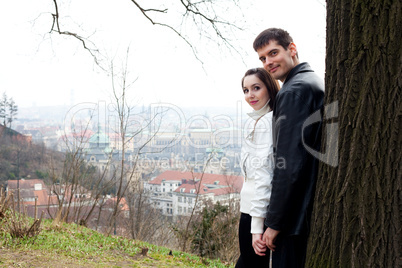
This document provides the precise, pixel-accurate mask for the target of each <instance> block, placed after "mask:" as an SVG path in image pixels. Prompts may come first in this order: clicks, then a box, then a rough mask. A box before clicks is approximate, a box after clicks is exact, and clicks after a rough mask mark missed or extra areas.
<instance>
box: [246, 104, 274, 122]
mask: <svg viewBox="0 0 402 268" xmlns="http://www.w3.org/2000/svg"><path fill="white" fill-rule="evenodd" d="M269 102H270V100H268V101H267V103H265V105H264V107H262V108H261V109H259V110H257V111H252V112H251V113H247V115H248V116H250V117H251V118H253V119H254V120H258V119H260V118H261V117H262V116H264V115H266V114H267V113H268V112H270V111H271V108H270V107H269V105H268V103H269Z"/></svg>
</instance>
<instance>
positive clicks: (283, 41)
mask: <svg viewBox="0 0 402 268" xmlns="http://www.w3.org/2000/svg"><path fill="white" fill-rule="evenodd" d="M271 40H275V41H276V42H278V44H279V45H281V46H282V47H283V48H284V49H285V50H288V46H289V44H290V43H292V42H293V38H292V37H291V36H290V35H289V33H288V32H287V31H285V30H283V29H279V28H269V29H266V30H264V31H263V32H261V33H260V34H259V35H258V36H257V37H256V38H255V40H254V43H253V47H254V50H255V51H257V50H258V49H260V48H262V47H264V46H266V45H268V43H269V42H270V41H271Z"/></svg>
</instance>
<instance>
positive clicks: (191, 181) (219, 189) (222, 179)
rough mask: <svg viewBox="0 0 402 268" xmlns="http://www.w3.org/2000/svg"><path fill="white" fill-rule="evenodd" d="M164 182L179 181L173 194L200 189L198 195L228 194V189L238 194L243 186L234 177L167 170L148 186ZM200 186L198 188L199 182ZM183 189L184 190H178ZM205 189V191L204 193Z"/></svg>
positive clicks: (241, 179)
mask: <svg viewBox="0 0 402 268" xmlns="http://www.w3.org/2000/svg"><path fill="white" fill-rule="evenodd" d="M163 180H165V181H181V182H182V184H181V186H179V187H178V188H177V189H176V190H175V192H180V191H182V192H183V191H184V192H186V193H187V192H188V193H190V190H191V189H200V193H208V192H213V193H215V195H219V194H226V193H228V186H229V188H233V190H230V192H240V190H241V187H242V185H243V177H241V176H234V175H222V174H210V173H193V172H181V171H172V170H168V171H165V172H163V173H162V174H160V175H159V176H157V177H156V178H154V179H153V180H151V181H150V182H149V183H150V184H161V183H162V182H163ZM200 181H201V182H202V185H201V186H200V187H199V182H200ZM180 189H184V190H180ZM205 189H207V190H206V191H205Z"/></svg>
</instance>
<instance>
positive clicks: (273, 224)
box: [265, 91, 311, 231]
mask: <svg viewBox="0 0 402 268" xmlns="http://www.w3.org/2000/svg"><path fill="white" fill-rule="evenodd" d="M296 92H297V91H296ZM310 114H311V111H310V108H309V104H308V103H306V102H305V101H304V98H302V97H300V96H299V95H298V94H296V93H295V92H294V91H290V92H283V94H278V97H277V100H276V103H275V113H274V118H273V121H274V123H273V132H274V133H273V134H274V141H273V142H274V147H275V161H274V165H275V167H274V174H273V179H272V193H271V199H270V204H269V206H268V210H267V215H266V220H265V224H266V225H267V226H268V227H270V228H272V229H274V230H278V231H286V230H287V229H289V225H292V224H294V223H292V221H294V217H296V216H295V214H297V213H298V212H297V211H299V210H300V209H299V206H300V202H303V197H304V194H305V189H304V187H305V183H303V179H304V178H303V175H302V174H303V167H304V166H305V161H306V158H307V157H306V154H307V151H306V150H305V148H304V145H303V141H302V131H303V129H302V126H303V123H304V122H305V120H306V119H307V118H308V117H309V116H310Z"/></svg>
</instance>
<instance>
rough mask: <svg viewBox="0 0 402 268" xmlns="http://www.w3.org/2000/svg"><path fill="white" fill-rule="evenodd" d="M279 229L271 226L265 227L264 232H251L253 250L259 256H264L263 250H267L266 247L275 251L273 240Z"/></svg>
mask: <svg viewBox="0 0 402 268" xmlns="http://www.w3.org/2000/svg"><path fill="white" fill-rule="evenodd" d="M279 232H280V231H277V230H274V229H271V228H269V227H268V228H267V229H266V230H265V232H264V234H263V235H262V234H252V235H253V242H252V245H253V248H254V251H255V254H257V255H259V256H265V252H266V250H267V247H268V248H269V249H270V250H272V251H275V244H274V242H275V240H276V237H277V236H278V234H279Z"/></svg>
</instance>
